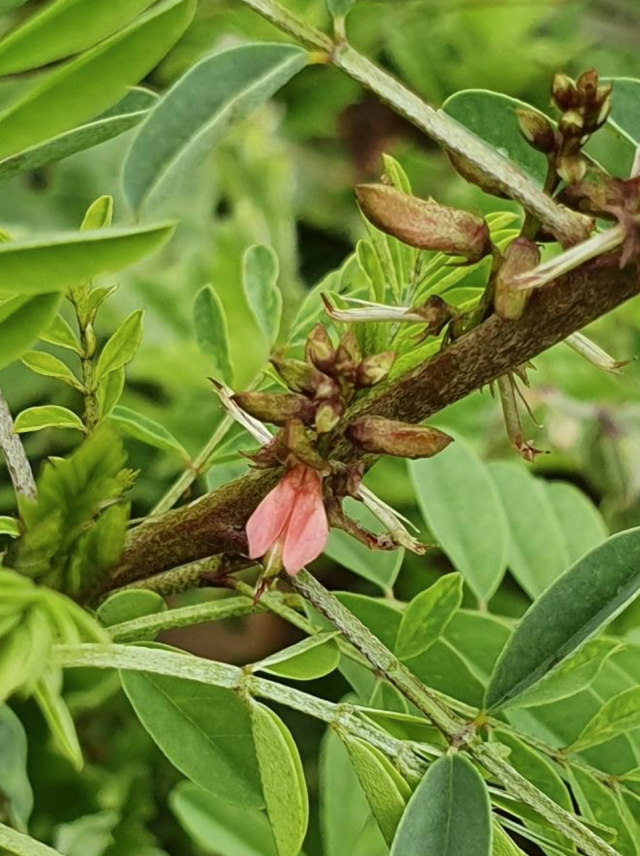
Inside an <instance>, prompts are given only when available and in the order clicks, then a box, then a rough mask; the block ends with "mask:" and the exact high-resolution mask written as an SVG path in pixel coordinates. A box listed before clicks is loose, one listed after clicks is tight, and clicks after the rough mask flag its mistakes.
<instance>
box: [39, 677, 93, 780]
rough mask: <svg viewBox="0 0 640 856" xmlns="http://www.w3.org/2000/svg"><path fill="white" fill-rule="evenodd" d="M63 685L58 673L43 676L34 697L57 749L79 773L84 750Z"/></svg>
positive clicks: (82, 763) (82, 762)
mask: <svg viewBox="0 0 640 856" xmlns="http://www.w3.org/2000/svg"><path fill="white" fill-rule="evenodd" d="M61 683H62V681H61V678H60V676H59V674H58V673H56V672H49V673H48V674H45V675H43V677H42V678H41V679H40V680H39V681H38V683H37V684H36V687H35V691H34V697H35V700H36V702H37V703H38V707H39V708H40V711H41V712H42V715H43V717H44V719H45V721H46V723H47V725H48V726H49V728H50V729H51V733H52V734H53V738H54V743H55V745H56V748H57V749H58V751H59V752H60V753H61V754H62V755H64V756H65V758H68V760H69V761H70V762H71V763H72V765H73V767H74V768H75V769H76V770H77V771H80V770H82V767H83V766H84V760H83V758H82V749H81V748H80V744H79V742H78V735H77V734H76V727H75V725H74V724H73V719H72V718H71V714H70V713H69V708H68V707H67V706H66V704H65V703H64V701H63V699H62V696H61V695H60V690H61Z"/></svg>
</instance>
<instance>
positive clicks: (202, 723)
mask: <svg viewBox="0 0 640 856" xmlns="http://www.w3.org/2000/svg"><path fill="white" fill-rule="evenodd" d="M121 680H122V686H123V688H124V691H125V693H126V694H127V696H128V698H129V701H130V702H131V704H132V705H133V708H134V710H135V712H136V714H137V715H138V718H139V719H140V722H141V723H142V724H143V725H144V727H145V728H146V729H147V731H148V732H149V734H150V735H151V737H152V738H153V739H154V740H155V742H156V743H157V744H158V746H159V747H160V749H161V750H162V751H163V752H164V754H165V755H166V756H167V758H168V759H169V760H170V761H171V763H172V764H173V765H174V766H175V767H177V769H178V770H180V772H181V773H183V774H184V775H185V776H187V777H188V778H189V779H191V781H192V782H195V783H196V784H197V785H200V787H202V788H204V789H205V790H207V791H208V792H209V793H210V794H213V795H214V796H215V797H216V798H217V799H220V800H223V801H224V802H228V803H231V804H233V805H236V806H238V807H240V806H242V807H247V808H262V806H264V798H263V795H262V787H261V784H260V773H259V770H258V762H257V760H256V752H255V748H254V743H253V737H252V734H251V719H250V717H249V712H248V710H247V708H246V706H245V705H244V704H243V703H242V702H241V701H240V698H239V697H238V695H237V694H236V693H234V692H233V691H231V690H226V689H221V688H220V687H214V686H210V685H203V684H201V683H196V682H194V681H189V680H180V679H178V678H168V677H164V676H161V675H155V674H145V673H142V672H123V673H122V674H121Z"/></svg>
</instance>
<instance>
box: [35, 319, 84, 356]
mask: <svg viewBox="0 0 640 856" xmlns="http://www.w3.org/2000/svg"><path fill="white" fill-rule="evenodd" d="M40 338H41V339H42V341H43V342H47V344H49V345H58V347H60V348H67V350H69V351H75V352H76V353H79V351H80V342H79V341H78V337H77V336H76V334H75V333H74V332H73V330H72V329H71V326H70V325H69V324H68V323H67V321H65V319H64V318H63V317H62V315H60V314H58V315H56V316H55V317H54V319H53V321H52V322H51V324H50V325H49V326H48V327H47V329H46V330H45V331H44V333H41V334H40Z"/></svg>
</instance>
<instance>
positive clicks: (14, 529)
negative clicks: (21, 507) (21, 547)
mask: <svg viewBox="0 0 640 856" xmlns="http://www.w3.org/2000/svg"><path fill="white" fill-rule="evenodd" d="M0 535H8V536H9V537H10V538H17V537H18V536H19V535H20V524H19V523H18V521H17V520H16V519H15V517H5V516H4V515H0Z"/></svg>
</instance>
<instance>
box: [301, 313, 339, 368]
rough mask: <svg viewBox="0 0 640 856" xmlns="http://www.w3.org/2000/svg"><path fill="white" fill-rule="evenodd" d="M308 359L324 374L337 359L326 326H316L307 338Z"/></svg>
mask: <svg viewBox="0 0 640 856" xmlns="http://www.w3.org/2000/svg"><path fill="white" fill-rule="evenodd" d="M306 353H307V359H308V360H309V361H310V362H312V363H313V364H314V366H316V368H318V369H320V371H322V372H327V371H329V370H330V369H331V368H332V366H333V363H334V361H335V358H336V352H335V350H334V347H333V345H332V344H331V339H330V338H329V334H328V333H327V330H326V328H325V326H324V324H316V326H315V327H314V328H313V329H312V330H311V332H310V333H309V335H308V336H307V345H306Z"/></svg>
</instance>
